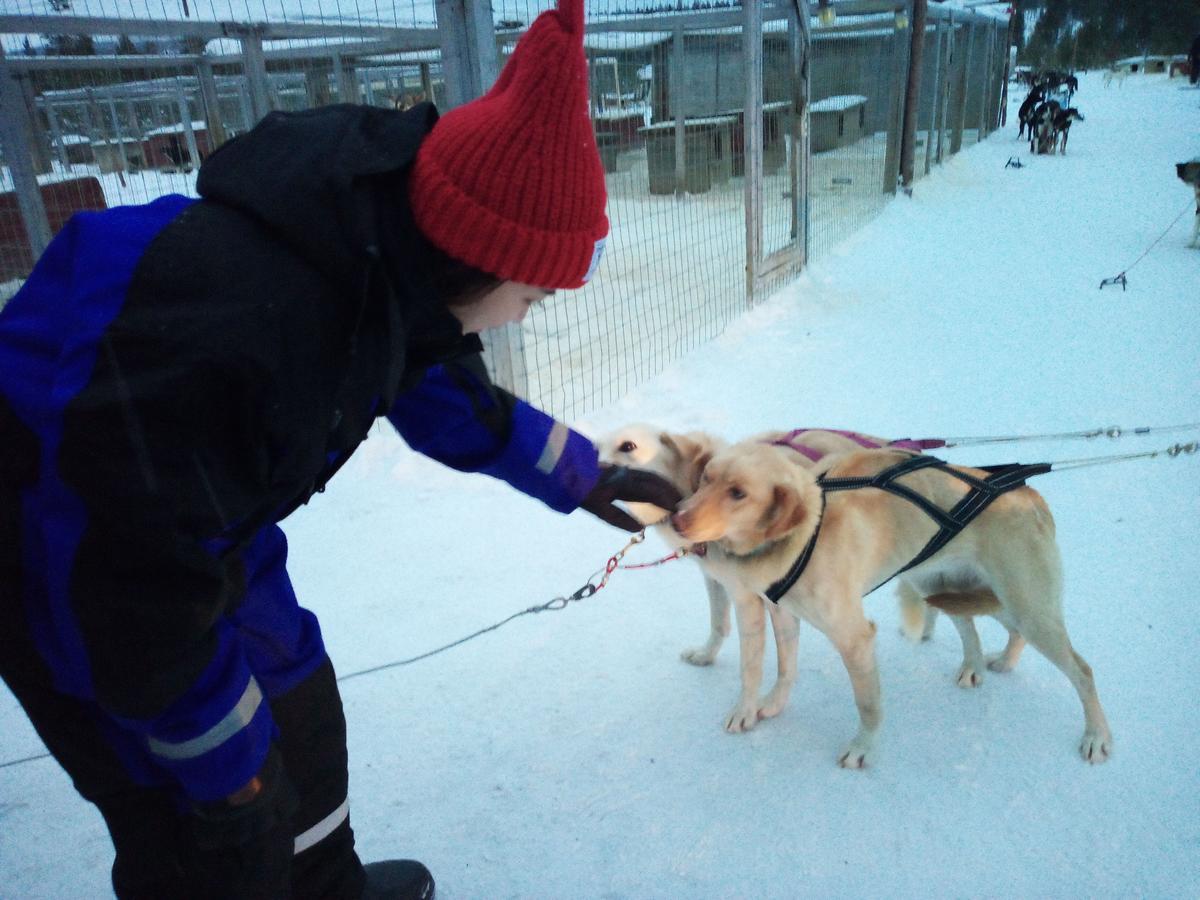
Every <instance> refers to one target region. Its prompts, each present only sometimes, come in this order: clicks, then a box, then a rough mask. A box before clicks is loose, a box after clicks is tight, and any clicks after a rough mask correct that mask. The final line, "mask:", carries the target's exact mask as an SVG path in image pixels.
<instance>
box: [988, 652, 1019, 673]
mask: <svg viewBox="0 0 1200 900" xmlns="http://www.w3.org/2000/svg"><path fill="white" fill-rule="evenodd" d="M986 659H987V667H988V668H989V669H990V670H991V671H993V672H1011V671H1012V670H1013V669H1014V668H1016V665H1017V663H1016V660H1014V659H1010V658H1009V655H1008V654H1007V653H989V654H988V655H987V657H986Z"/></svg>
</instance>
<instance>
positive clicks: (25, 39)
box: [0, 0, 444, 301]
mask: <svg viewBox="0 0 1200 900" xmlns="http://www.w3.org/2000/svg"><path fill="white" fill-rule="evenodd" d="M0 12H3V13H4V14H5V15H9V16H14V17H15V16H20V15H28V16H35V17H38V18H33V19H29V20H28V22H29V24H30V26H31V27H30V29H29V31H28V32H26V33H21V32H20V31H17V32H15V33H14V32H13V31H9V32H8V33H5V34H3V35H0V46H2V47H3V51H4V59H3V60H2V61H0V65H2V67H3V68H2V69H0V73H2V74H6V75H7V76H8V78H7V81H6V87H7V86H9V85H12V86H13V87H12V90H13V92H14V93H17V94H19V95H20V96H19V98H17V100H16V102H15V103H11V102H6V103H5V107H4V110H5V114H6V115H9V116H17V117H20V118H23V119H24V121H23V122H22V123H20V124H21V126H22V128H23V133H24V135H25V136H26V139H25V140H23V141H15V140H14V141H11V142H12V143H14V144H18V143H19V144H24V145H26V146H24V154H25V155H27V156H28V157H29V158H30V164H31V166H32V169H33V170H34V172H35V173H36V184H37V187H38V193H39V194H40V205H41V206H42V207H44V218H45V220H46V224H47V225H48V231H49V234H50V235H53V234H54V233H55V232H57V231H58V229H59V228H61V226H62V225H63V224H64V223H65V222H66V220H67V219H69V218H70V216H71V215H73V214H74V213H76V212H81V211H85V210H91V209H104V208H107V207H113V206H120V205H128V204H138V203H146V202H149V201H151V200H154V199H155V198H157V197H161V196H163V195H165V194H172V193H178V194H185V195H194V194H195V181H196V174H197V170H198V167H199V164H200V163H201V162H202V161H203V160H204V159H205V158H207V156H208V155H209V154H210V153H212V152H213V151H214V150H215V149H216V148H217V147H219V146H220V145H221V144H222V143H223V142H224V141H226V140H228V139H229V138H231V137H235V136H236V135H238V134H241V133H243V132H245V131H247V130H249V129H250V128H251V127H253V125H254V124H255V123H256V122H257V121H258V120H259V119H260V118H262V116H263V115H265V114H266V113H267V112H270V111H272V110H282V111H295V110H302V109H311V108H314V107H319V106H324V105H326V104H328V103H334V102H349V103H369V104H374V105H377V106H383V107H388V108H395V109H405V108H408V107H409V106H412V105H413V104H415V103H417V102H420V101H421V100H425V99H431V100H437V99H438V96H439V94H440V93H441V92H442V91H443V90H444V77H443V74H442V66H441V58H440V53H438V51H437V49H436V48H437V33H436V31H435V30H434V28H435V24H436V23H435V13H434V3H433V0H400V2H371V3H362V2H357V0H183V2H177V0H9V2H8V3H6V4H5V5H4V8H3V10H0ZM47 14H52V15H47ZM81 17H96V19H102V20H104V21H100V22H98V21H96V19H91V18H89V19H87V20H84V19H82V18H81ZM118 20H119V21H118ZM219 23H232V24H231V25H225V24H219ZM75 24H78V26H79V33H74V29H73V27H72V26H73V25H75ZM280 25H283V26H285V27H284V28H279V27H276V28H275V31H276V32H279V33H278V34H276V33H273V32H272V26H280ZM38 26H41V29H40V30H39V29H38ZM396 29H414V31H413V32H412V34H405V33H402V32H399V31H397V30H396ZM230 35H232V36H230ZM296 35H299V36H296ZM5 133H6V134H9V133H10V132H9V131H7V130H6V132H5ZM11 133H14V134H15V133H16V132H15V131H13V132H11ZM20 149H21V148H20V147H18V151H20ZM9 163H10V159H9V156H7V155H6V158H5V166H4V168H3V170H2V171H0V301H3V299H5V298H6V297H7V296H10V295H11V294H12V293H13V292H15V290H16V287H17V286H19V284H20V282H21V279H23V278H24V276H25V275H27V274H28V272H29V269H30V268H31V266H32V263H33V259H34V257H35V256H36V253H37V250H38V249H39V248H38V247H37V243H38V242H37V241H34V240H33V239H32V238H31V237H30V236H29V234H28V231H27V228H26V223H25V222H24V221H23V218H22V215H21V213H20V212H19V211H18V209H17V206H18V204H17V202H16V200H15V199H14V194H15V188H16V185H15V183H14V177H13V172H14V171H15V170H16V168H19V167H14V166H13V165H11V164H9ZM26 199H27V198H26ZM39 215H40V213H39Z"/></svg>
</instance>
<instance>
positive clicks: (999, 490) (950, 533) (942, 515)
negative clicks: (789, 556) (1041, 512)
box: [763, 456, 1051, 604]
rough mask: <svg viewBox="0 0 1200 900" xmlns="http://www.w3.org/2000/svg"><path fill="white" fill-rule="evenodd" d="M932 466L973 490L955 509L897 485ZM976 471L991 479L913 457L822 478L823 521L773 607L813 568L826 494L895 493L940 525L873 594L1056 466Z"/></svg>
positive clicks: (777, 589) (769, 594) (771, 593)
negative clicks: (866, 471) (875, 469)
mask: <svg viewBox="0 0 1200 900" xmlns="http://www.w3.org/2000/svg"><path fill="white" fill-rule="evenodd" d="M929 468H936V469H940V470H942V471H943V472H945V473H946V474H947V475H952V476H954V477H955V478H957V479H958V480H959V481H963V482H966V483H967V484H968V485H970V487H971V490H970V491H968V492H967V494H966V496H965V497H963V498H962V499H961V500H959V501H958V502H957V503H956V504H954V506H953V507H952V508H951V509H950V510H949V511H947V510H944V509H942V508H941V507H940V506H937V505H936V504H934V503H933V502H931V501H930V500H928V499H927V498H925V497H922V496H921V495H920V494H918V493H917V492H916V491H914V490H913V489H912V488H910V487H906V486H905V485H903V484H897V483H896V479H897V478H900V477H901V476H903V475H907V474H908V473H910V472H916V471H918V470H920V469H929ZM976 468H980V469H983V470H984V471H985V472H989V473H991V474H989V475H988V476H987V477H986V478H983V479H979V478H976V477H975V476H973V475H968V474H967V473H966V472H960V471H958V470H957V469H954V468H951V467H950V466H949V465H947V464H946V462H945V461H944V460H940V459H938V458H936V457H933V456H911V457H909V458H908V459H905V460H903V461H901V462H898V463H896V465H894V466H889V467H888V468H886V469H884V470H883V471H882V472H879V473H878V474H876V475H868V476H863V477H859V478H826V477H825V476H824V475H819V476H818V477H817V485H818V486H819V487H820V488H821V518H820V519H818V520H817V527H816V529H814V531H813V534H812V537H810V538H809V539H808V543H807V544H805V545H804V549H803V550H802V551H801V552H800V556H799V557H797V559H796V561H795V562H794V563H792V567H791V568H790V569H788V572H787V574H786V575H784V576H783V577H782V578H781V579H779V580H778V581H776V582H775V583H774V584H772V585H771V586H770V587H769V588H767V590H766V593H765V594H764V595H763V596H765V597H766V598H767V599H768V600H770V601H771V602H772V603H776V604H777V603H779V598H780V597H782V596H783V595H784V594H786V593H787V592H788V591H790V590H791V589H792V587H793V585H795V583H796V582H797V581H799V580H800V576H801V575H803V574H804V570H805V569H806V568H808V562H809V560H810V559H811V558H812V555H813V549H814V548H815V547H816V546H817V536H818V535H820V533H821V523H822V522H823V521H824V519H825V494H826V493H828V492H829V491H854V490H858V489H859V488H878V489H879V490H881V491H887V492H888V493H889V494H895V495H896V496H897V497H903V498H904V499H905V500H907V501H909V502H910V503H912V504H914V505H916V506H918V507H920V508H921V510H923V511H924V512H925V513H926V515H928V516H929V517H930V518H931V519H933V521H935V522H936V523H937V524H938V531H937V534H935V535H934V536H933V537H932V538H930V539H929V543H927V544H926V545H925V546H924V547H923V548H922V549H921V552H920V553H918V554H917V555H916V556H915V557H913V559H912V561H911V562H909V563H908V565H906V566H904V567H903V568H901V569H899V570H897V571H896V572H893V573H892V574H891V575H889V576H888V577H887V578H885V579H884V580H883V581H881V582H879V584H877V585H875V587H873V588H871V590H870V591H867V593H868V594H870V593H872V592H873V591H876V590H878V589H879V588H881V587H883V586H884V585H885V584H887V583H888V582H889V581H891V580H892V579H893V578H895V577H896V576H897V575H899V574H900V573H901V572H907V571H908V570H909V569H911V568H913V566H918V565H920V564H921V563H923V562H925V560H927V559H929V557H931V556H933V554H935V553H937V552H938V551H939V550H941V549H942V548H943V547H945V546H946V545H947V544H948V543H950V541H952V540H953V539H954V538H955V537H956V536H957V535H958V534H959V533H960V532H962V530H963V529H964V528H966V527H967V526H968V525H969V524H971V521H972V520H973V519H974V518H975V517H976V516H978V515H979V514H980V513H981V512H983V511H984V510H985V509H987V508H988V506H989V505H991V503H992V501H993V500H995V499H996V498H997V497H999V496H1000V495H1001V494H1004V493H1007V492H1008V491H1011V490H1014V489H1015V488H1019V487H1021V486H1022V485H1024V484H1025V479H1026V478H1031V477H1033V476H1034V475H1042V474H1044V473H1046V472H1049V471H1050V468H1051V466H1050V463H1033V464H1031V465H1023V464H1021V463H1008V464H1006V465H1002V466H977V467H976Z"/></svg>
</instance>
